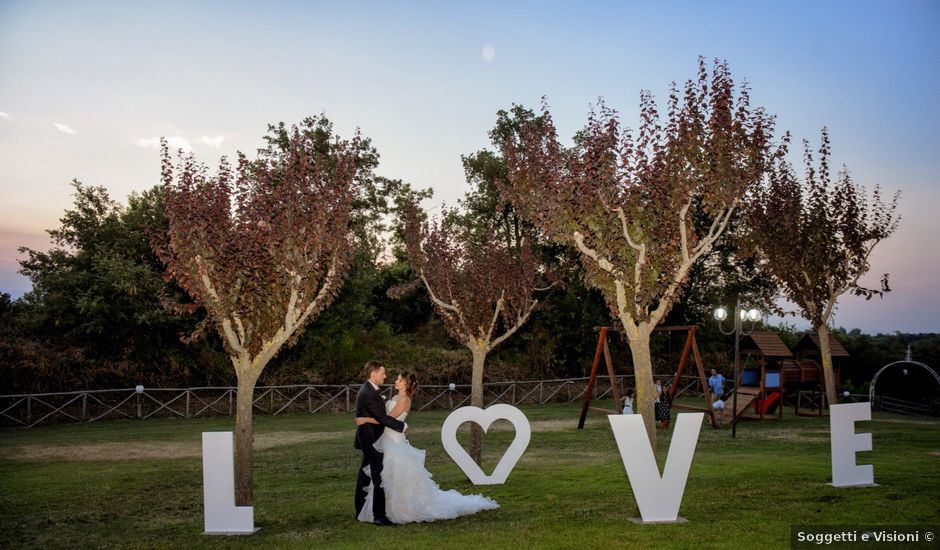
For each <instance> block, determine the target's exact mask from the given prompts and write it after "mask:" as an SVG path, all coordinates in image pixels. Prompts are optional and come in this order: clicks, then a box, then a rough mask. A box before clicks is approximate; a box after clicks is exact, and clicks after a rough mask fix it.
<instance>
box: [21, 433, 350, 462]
mask: <svg viewBox="0 0 940 550" xmlns="http://www.w3.org/2000/svg"><path fill="white" fill-rule="evenodd" d="M340 437H350V435H349V433H348V432H322V433H316V432H268V433H259V434H255V445H254V448H255V450H256V451H259V450H264V449H270V448H273V447H279V446H281V445H295V444H298V443H310V442H314V441H323V440H327V439H335V438H340ZM4 455H6V458H9V459H12V460H24V461H34V460H151V459H171V458H192V457H198V456H202V441H133V442H126V443H118V442H109V443H93V444H87V445H22V446H19V447H13V448H11V449H8V450H7V452H5V453H4Z"/></svg>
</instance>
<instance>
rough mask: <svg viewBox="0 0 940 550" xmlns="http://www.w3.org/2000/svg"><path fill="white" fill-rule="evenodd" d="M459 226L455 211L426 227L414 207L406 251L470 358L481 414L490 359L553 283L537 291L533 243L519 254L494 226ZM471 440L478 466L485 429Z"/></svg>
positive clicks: (473, 395)
mask: <svg viewBox="0 0 940 550" xmlns="http://www.w3.org/2000/svg"><path fill="white" fill-rule="evenodd" d="M456 219H457V216H456V212H455V211H453V210H451V211H445V212H444V214H443V216H442V217H441V219H440V220H436V221H433V222H431V223H427V222H424V223H422V222H421V221H420V219H419V212H418V208H417V206H416V205H415V204H413V203H412V204H411V205H409V206H407V208H406V209H405V224H404V240H405V249H406V252H407V255H408V260H409V262H410V263H411V266H412V270H413V272H414V274H415V276H416V277H417V280H418V281H420V283H419V284H423V285H424V287H425V289H427V292H428V295H429V296H430V298H431V302H432V303H433V305H434V310H435V311H436V312H437V313H438V315H440V316H441V319H442V320H443V321H444V326H445V327H447V331H448V332H449V333H450V335H451V336H453V337H454V338H455V339H456V340H457V341H458V342H460V343H461V344H463V345H465V346H466V347H467V348H468V349H469V350H470V353H471V354H472V356H473V367H472V368H473V370H472V373H471V392H470V404H471V405H473V406H476V407H483V369H484V366H485V364H486V356H487V354H488V353H489V352H490V351H492V350H493V349H494V348H496V346H498V345H500V344H501V343H502V342H504V341H505V340H506V339H507V338H509V337H510V336H512V335H513V334H514V333H515V332H516V331H517V330H519V328H520V327H522V326H523V325H524V324H525V323H526V321H528V319H529V317H530V315H531V314H532V311H533V310H534V309H535V307H536V306H537V305H538V303H539V300H538V299H537V298H536V297H535V296H536V294H537V293H538V291H540V290H548V289H549V288H550V287H551V286H552V284H549V285H547V286H545V287H544V288H539V284H540V282H541V281H542V280H544V279H545V277H546V276H547V274H546V273H545V270H544V268H543V266H542V263H541V262H540V261H539V259H538V258H537V256H536V255H535V253H534V252H533V250H532V246H531V240H529V239H521V242H520V244H519V246H518V247H517V246H515V245H514V240H513V239H506V238H504V237H503V236H499V235H497V232H496V231H495V230H494V229H493V227H488V228H486V229H484V230H482V231H474V230H472V229H470V228H469V227H468V226H466V225H463V224H460V223H457V220H456ZM553 284H554V283H553ZM406 289H407V287H401V288H398V289H393V291H392V294H393V295H396V294H398V295H400V294H401V293H403V292H404V290H406ZM470 433H471V436H470V456H471V457H473V459H474V460H475V461H476V462H477V463H479V462H480V455H481V450H482V430H481V428H480V426H479V425H477V424H472V425H471V432H470Z"/></svg>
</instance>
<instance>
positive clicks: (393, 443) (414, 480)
mask: <svg viewBox="0 0 940 550" xmlns="http://www.w3.org/2000/svg"><path fill="white" fill-rule="evenodd" d="M395 389H396V390H398V395H396V396H395V397H393V398H392V399H390V400H389V401H388V403H386V404H385V409H386V410H387V411H388V414H389V416H392V417H394V418H397V419H398V420H401V421H404V420H405V418H406V417H407V416H408V411H410V410H411V396H412V395H414V393H415V391H416V390H417V389H418V382H417V377H416V376H415V374H414V373H413V372H410V371H405V372H403V373H402V374H401V375H399V376H398V378H397V379H396V380H395ZM365 423H370V424H371V423H375V424H378V421H376V420H375V419H374V418H364V417H358V418H356V424H357V425H362V424H365ZM375 449H376V450H377V451H379V452H381V453H383V455H384V456H383V459H382V463H383V467H382V486H383V487H384V488H385V509H386V513H387V515H388V518H389V519H390V520H392V521H393V522H395V523H411V522H416V521H436V520H442V519H453V518H456V517H458V516H465V515H469V514H475V513H477V512H479V511H481V510H492V509H494V508H499V504H497V503H496V501H495V500H493V499H490V498H487V497H485V496H483V495H462V494H460V493H459V492H458V491H456V490H454V489H451V490H449V491H442V490H441V489H440V487H438V485H437V483H435V482H434V480H432V479H431V473H430V472H428V471H427V470H425V469H424V451H423V450H421V449H416V448H414V447H412V446H411V444H410V443H408V440H407V439H405V434H402V433H399V432H396V431H394V430H390V429H388V428H386V429H385V431H384V432H382V436H381V437H379V439H378V441H376V442H375ZM365 472H366V474H367V475H368V473H369V470H368V468H367V469H366V470H365ZM367 487H368V488H367V489H366V491H367V495H366V504H365V506H363V507H362V511H361V512H360V513H359V521H368V522H371V521H372V485H371V484H370V485H368V486H367Z"/></svg>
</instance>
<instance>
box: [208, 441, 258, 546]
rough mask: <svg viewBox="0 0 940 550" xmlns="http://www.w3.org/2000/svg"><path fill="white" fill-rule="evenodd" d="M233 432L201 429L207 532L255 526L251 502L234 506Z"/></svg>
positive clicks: (231, 531) (246, 531) (246, 529)
mask: <svg viewBox="0 0 940 550" xmlns="http://www.w3.org/2000/svg"><path fill="white" fill-rule="evenodd" d="M232 440H233V434H232V432H202V497H203V503H204V505H205V533H206V534H207V535H238V534H249V533H254V532H255V531H257V529H255V509H254V507H253V506H235V459H234V458H233V456H234V455H233V454H232V450H233V449H234V444H233V442H232Z"/></svg>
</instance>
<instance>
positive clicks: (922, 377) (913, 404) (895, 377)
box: [868, 346, 940, 417]
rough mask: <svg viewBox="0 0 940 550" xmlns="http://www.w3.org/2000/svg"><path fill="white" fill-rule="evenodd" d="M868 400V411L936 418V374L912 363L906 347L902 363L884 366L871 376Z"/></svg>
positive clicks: (939, 380) (939, 400)
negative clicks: (869, 406)
mask: <svg viewBox="0 0 940 550" xmlns="http://www.w3.org/2000/svg"><path fill="white" fill-rule="evenodd" d="M879 381H880V382H881V385H880V386H879V385H878V382H879ZM868 400H869V402H870V403H871V408H872V410H879V411H890V412H895V413H900V414H908V415H914V416H934V417H936V416H940V375H938V374H937V371H935V370H933V369H932V368H930V367H929V366H927V365H925V364H923V363H921V362H919V361H914V359H913V358H912V357H911V348H910V346H908V347H907V353H906V355H905V357H904V360H903V361H895V362H893V363H888V364H887V365H885V366H883V367H881V368H880V369H878V372H876V373H875V376H874V377H873V378H872V380H871V386H870V387H869V390H868Z"/></svg>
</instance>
